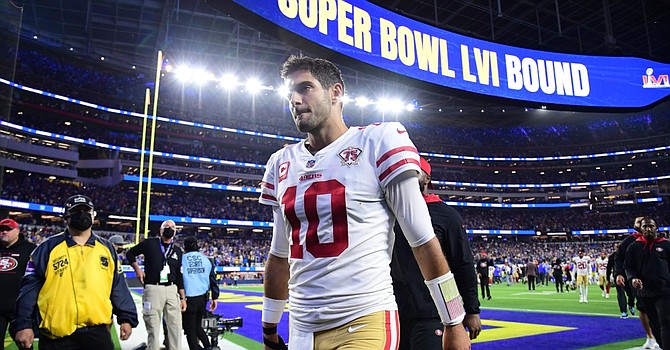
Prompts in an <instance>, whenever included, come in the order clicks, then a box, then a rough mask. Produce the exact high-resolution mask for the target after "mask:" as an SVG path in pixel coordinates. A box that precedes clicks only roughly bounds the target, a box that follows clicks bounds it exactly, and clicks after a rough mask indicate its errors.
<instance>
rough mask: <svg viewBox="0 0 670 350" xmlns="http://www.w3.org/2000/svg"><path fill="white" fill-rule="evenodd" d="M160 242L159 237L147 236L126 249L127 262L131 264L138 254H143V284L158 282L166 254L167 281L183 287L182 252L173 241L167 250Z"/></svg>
mask: <svg viewBox="0 0 670 350" xmlns="http://www.w3.org/2000/svg"><path fill="white" fill-rule="evenodd" d="M161 244H162V242H161V239H160V238H159V237H150V238H147V239H145V240H143V241H142V242H140V243H139V244H138V245H136V246H134V247H132V248H130V249H128V251H127V252H126V259H128V263H129V264H132V263H134V262H135V261H136V257H137V256H138V255H144V284H158V283H159V282H160V273H161V270H162V269H163V266H165V258H166V256H167V264H168V265H170V274H169V275H168V282H172V283H174V284H176V285H177V289H184V277H183V276H182V273H181V258H182V256H183V255H184V252H183V251H182V250H181V248H179V247H177V245H176V244H175V243H174V241H173V242H172V243H171V244H170V246H169V247H168V248H167V251H164V248H163V247H161Z"/></svg>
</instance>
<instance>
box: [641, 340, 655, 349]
mask: <svg viewBox="0 0 670 350" xmlns="http://www.w3.org/2000/svg"><path fill="white" fill-rule="evenodd" d="M642 348H643V349H657V348H658V343H657V342H656V339H654V338H647V341H645V342H644V345H642Z"/></svg>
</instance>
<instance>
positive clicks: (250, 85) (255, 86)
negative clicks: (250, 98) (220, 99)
mask: <svg viewBox="0 0 670 350" xmlns="http://www.w3.org/2000/svg"><path fill="white" fill-rule="evenodd" d="M245 85H246V87H247V91H249V92H251V93H252V94H257V93H259V92H260V91H261V90H262V89H263V85H261V82H260V81H259V80H258V79H256V78H251V79H249V80H247V82H246V84H245Z"/></svg>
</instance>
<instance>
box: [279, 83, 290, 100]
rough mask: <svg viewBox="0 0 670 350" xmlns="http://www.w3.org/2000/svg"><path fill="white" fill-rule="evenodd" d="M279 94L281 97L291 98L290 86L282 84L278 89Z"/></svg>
mask: <svg viewBox="0 0 670 350" xmlns="http://www.w3.org/2000/svg"><path fill="white" fill-rule="evenodd" d="M277 94H278V95H279V96H281V97H282V98H289V96H288V94H289V89H288V86H286V85H285V84H282V85H281V86H280V87H279V88H277Z"/></svg>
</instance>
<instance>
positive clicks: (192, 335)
mask: <svg viewBox="0 0 670 350" xmlns="http://www.w3.org/2000/svg"><path fill="white" fill-rule="evenodd" d="M184 249H185V250H186V253H185V254H184V256H183V257H182V264H181V265H182V270H183V273H184V290H185V291H186V299H187V301H186V305H187V306H186V312H185V313H184V315H183V324H184V333H186V341H188V348H189V349H190V350H198V349H199V346H198V340H200V342H202V346H203V348H205V350H207V349H211V347H212V345H211V343H210V341H209V338H208V337H207V333H205V330H204V329H203V328H202V318H203V316H204V315H205V310H206V309H207V304H209V311H210V312H213V311H214V310H216V301H217V299H219V284H218V282H217V280H216V273H215V271H214V263H212V261H211V260H210V259H209V258H208V257H207V256H205V255H204V254H202V253H200V252H199V251H198V240H197V239H196V238H195V237H186V239H184ZM210 290H211V292H212V299H211V302H209V303H208V300H209V291H210Z"/></svg>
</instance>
